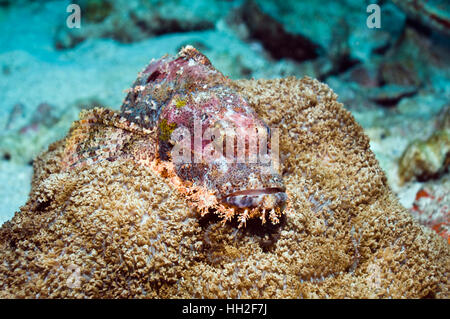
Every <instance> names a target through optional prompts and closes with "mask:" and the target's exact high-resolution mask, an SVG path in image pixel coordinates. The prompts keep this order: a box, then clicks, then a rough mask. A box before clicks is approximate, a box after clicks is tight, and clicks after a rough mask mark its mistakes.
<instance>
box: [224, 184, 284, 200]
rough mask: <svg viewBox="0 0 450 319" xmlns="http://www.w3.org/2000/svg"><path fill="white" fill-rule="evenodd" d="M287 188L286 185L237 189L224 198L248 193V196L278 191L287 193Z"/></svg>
mask: <svg viewBox="0 0 450 319" xmlns="http://www.w3.org/2000/svg"><path fill="white" fill-rule="evenodd" d="M285 192H286V188H284V187H267V188H261V189H245V190H241V191H236V192H233V193H231V194H228V195H226V196H225V197H224V199H226V198H228V197H232V196H239V195H246V196H258V195H269V194H276V193H285Z"/></svg>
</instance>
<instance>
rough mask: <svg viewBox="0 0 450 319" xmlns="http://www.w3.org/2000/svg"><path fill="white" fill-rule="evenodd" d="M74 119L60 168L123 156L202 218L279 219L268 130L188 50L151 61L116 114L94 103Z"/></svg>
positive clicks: (279, 184) (281, 195)
mask: <svg viewBox="0 0 450 319" xmlns="http://www.w3.org/2000/svg"><path fill="white" fill-rule="evenodd" d="M80 117H81V119H80V120H79V121H78V122H75V124H74V125H73V126H72V128H71V131H70V133H69V137H68V138H67V140H66V147H65V151H64V158H63V162H62V166H63V168H64V169H66V170H68V169H71V168H73V167H77V166H80V165H95V163H98V162H99V161H103V160H109V161H115V160H118V159H127V158H128V159H132V160H134V161H135V162H136V163H139V164H142V165H149V166H150V167H153V168H155V170H156V171H157V172H158V173H160V174H161V175H163V176H164V177H168V176H169V177H170V176H171V177H172V181H173V183H172V184H173V185H174V187H178V189H179V190H181V191H182V192H184V194H186V195H187V196H188V197H189V198H190V199H192V201H191V202H192V203H194V204H193V206H194V207H197V208H198V210H199V211H200V212H201V214H202V215H204V214H206V213H209V212H215V213H216V214H218V215H219V216H221V217H222V218H223V221H224V222H225V221H227V220H228V221H229V220H231V219H232V218H234V217H237V218H238V220H239V222H240V223H239V227H240V226H241V225H245V222H246V220H248V219H249V218H260V219H261V220H262V223H265V221H266V220H267V219H268V220H270V221H271V222H272V223H273V224H276V223H278V222H279V217H280V216H281V215H282V214H283V210H284V209H285V206H286V201H287V194H286V189H285V186H284V183H283V179H282V176H281V174H280V172H279V166H280V165H279V161H278V156H274V154H275V153H276V152H275V149H276V147H275V145H274V143H273V140H274V136H275V134H273V132H272V131H271V130H270V128H269V127H268V125H267V124H266V123H265V122H264V121H262V120H261V119H260V118H259V117H258V116H257V114H256V112H255V111H254V110H253V109H252V108H251V107H250V106H249V104H248V102H247V101H246V99H245V98H244V97H243V96H242V95H240V94H238V93H237V92H236V90H234V89H233V87H232V85H231V80H230V79H228V78H227V77H225V76H224V75H223V74H222V73H220V72H219V71H218V70H216V69H215V68H214V67H213V65H212V64H211V62H210V61H209V59H208V58H207V57H206V56H204V55H203V54H201V53H200V52H199V51H197V50H196V49H195V48H194V47H192V46H186V47H184V48H183V49H181V50H180V52H179V53H178V54H177V55H175V56H173V57H170V56H167V55H166V56H164V57H162V58H161V59H159V60H156V61H155V60H152V61H151V62H150V64H149V65H148V66H147V67H146V68H145V69H144V70H143V71H142V72H140V73H139V75H138V78H137V79H136V81H135V82H134V84H133V86H132V88H131V89H130V90H129V92H128V94H127V96H126V98H125V100H124V102H123V104H122V106H121V109H120V112H115V111H112V110H109V109H104V108H95V109H92V110H88V111H83V112H82V113H81V115H80ZM276 142H277V141H276Z"/></svg>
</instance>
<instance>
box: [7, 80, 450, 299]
mask: <svg viewBox="0 0 450 319" xmlns="http://www.w3.org/2000/svg"><path fill="white" fill-rule="evenodd" d="M234 86H235V88H236V90H238V91H239V92H241V94H243V95H245V96H246V97H247V99H248V102H249V103H250V105H251V106H252V107H253V108H254V109H255V110H256V112H257V113H258V114H259V116H261V117H262V118H263V119H264V120H265V121H266V122H268V123H269V125H270V126H272V127H279V128H280V142H281V143H280V152H281V154H282V158H283V171H284V179H285V182H286V187H287V192H288V194H289V198H290V199H289V201H290V204H289V206H288V212H287V213H286V217H285V219H284V220H283V221H282V223H281V225H280V226H279V227H277V228H273V229H265V228H261V227H260V226H258V225H260V223H255V224H253V225H251V224H247V227H246V228H245V229H242V228H241V229H238V228H237V223H236V224H232V223H231V224H230V223H226V224H223V223H220V222H219V221H218V220H217V219H215V218H213V216H214V215H213V214H212V215H209V218H208V217H207V216H208V215H207V216H206V217H205V218H200V217H199V216H198V215H196V214H194V213H193V212H192V211H191V210H190V209H189V208H188V204H189V200H188V199H187V198H186V197H184V196H183V195H182V194H181V193H179V192H177V191H175V190H174V188H173V187H172V184H171V183H170V181H168V180H167V178H166V177H164V175H162V176H161V175H160V174H159V173H157V172H155V171H154V170H153V169H152V167H148V166H145V165H137V164H136V162H134V160H125V161H112V162H109V161H103V162H100V163H98V165H93V166H82V167H80V168H79V169H75V170H69V171H66V172H63V171H61V158H62V152H63V149H64V148H65V140H62V141H60V142H57V143H55V144H53V145H52V146H51V147H50V148H49V150H48V151H47V152H46V153H44V154H43V155H42V156H40V157H39V158H38V159H37V160H36V161H35V165H34V167H35V174H34V177H33V183H32V190H31V193H30V194H31V196H30V198H29V200H28V202H27V204H26V206H24V207H23V208H22V209H21V211H20V212H18V213H16V215H15V216H14V218H13V219H12V220H11V221H9V222H7V223H5V224H4V225H3V227H2V228H0V256H1V260H2V261H3V263H2V265H1V267H0V288H1V289H0V296H1V297H27V298H36V297H37V298H45V297H51V298H58V297H65V298H68V297H73V298H83V297H88V298H101V297H103V298H112V297H122V298H126V297H129V298H131V297H134V298H137V297H146V298H150V297H159V298H175V297H180V298H186V297H191V298H202V297H204V298H238V297H241V298H264V297H268V298H298V297H303V298H307V297H311V298H313V297H316V298H317V297H328V298H344V297H350V298H364V297H385V298H388V297H394V298H398V297H404V298H420V297H442V298H448V287H447V285H446V282H447V273H448V271H449V268H448V258H449V255H450V248H449V247H450V246H448V244H447V243H446V242H445V241H444V240H443V239H442V238H440V237H439V236H437V235H436V234H435V233H433V232H431V231H429V230H427V229H425V228H423V227H421V226H420V225H419V224H418V223H417V222H415V221H414V220H413V219H412V217H411V216H410V215H409V213H408V212H407V211H406V210H405V209H404V208H403V207H402V206H401V205H400V204H399V203H398V201H397V199H396V197H395V195H394V194H393V193H392V192H391V191H390V189H389V187H388V186H387V184H386V178H385V175H384V173H383V172H382V171H381V169H380V168H379V166H378V163H377V160H376V159H375V157H374V155H373V153H372V152H371V151H370V149H369V140H368V138H367V137H366V136H365V135H364V133H363V130H362V128H361V127H360V126H359V125H358V124H356V122H355V121H354V119H353V117H352V116H351V115H350V113H349V112H348V111H346V110H344V109H343V108H342V105H341V104H340V103H338V102H337V100H336V99H337V96H336V95H335V94H334V93H333V92H332V91H331V90H330V89H329V88H328V87H327V86H326V85H324V84H321V83H319V82H318V81H316V80H312V79H309V78H304V79H302V80H298V79H295V78H285V79H276V80H258V81H254V80H251V81H238V82H234ZM405 278H408V280H405Z"/></svg>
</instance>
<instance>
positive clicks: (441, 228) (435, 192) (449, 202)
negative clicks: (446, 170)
mask: <svg viewBox="0 0 450 319" xmlns="http://www.w3.org/2000/svg"><path fill="white" fill-rule="evenodd" d="M449 189H450V176H449V175H448V174H447V175H444V176H443V177H442V178H441V179H440V180H438V181H435V180H431V181H427V182H426V183H424V184H423V185H422V186H421V188H420V189H419V190H418V191H417V193H416V196H415V199H414V203H413V205H412V207H411V209H410V212H411V215H412V216H414V218H416V219H417V220H418V221H419V222H420V223H421V224H422V225H425V226H427V227H430V228H431V229H433V230H434V231H435V232H436V233H438V234H439V235H440V236H442V237H443V238H445V239H446V240H447V242H448V243H449V244H450V218H449V207H450V192H449V191H448V190H449Z"/></svg>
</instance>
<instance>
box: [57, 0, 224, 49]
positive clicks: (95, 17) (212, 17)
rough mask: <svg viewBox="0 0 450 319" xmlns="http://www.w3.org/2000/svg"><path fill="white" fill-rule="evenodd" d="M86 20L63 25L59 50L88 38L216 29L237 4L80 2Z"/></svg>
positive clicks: (133, 39) (135, 0) (131, 37)
mask: <svg viewBox="0 0 450 319" xmlns="http://www.w3.org/2000/svg"><path fill="white" fill-rule="evenodd" d="M73 3H76V4H79V5H80V7H81V12H82V14H83V17H85V20H82V27H81V28H79V29H77V28H74V29H69V28H67V27H66V26H65V25H61V26H60V27H59V29H58V31H57V34H56V37H55V46H56V48H58V49H67V48H73V47H74V46H76V45H77V44H79V43H81V42H83V41H84V40H86V39H88V38H113V39H116V40H118V41H120V42H123V43H130V42H136V41H140V40H143V39H145V38H148V37H152V36H156V35H161V34H165V33H174V32H186V31H196V30H197V31H198V30H206V29H213V28H214V25H215V23H216V21H217V20H219V19H220V18H223V17H224V16H225V15H226V14H227V12H228V11H229V10H230V8H231V7H232V6H233V2H232V1H231V2H228V1H220V2H215V3H213V4H210V3H209V2H192V1H189V0H177V1H170V2H167V1H158V0H152V1H147V0H131V1H130V0H118V1H111V0H77V1H74V2H73Z"/></svg>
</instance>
